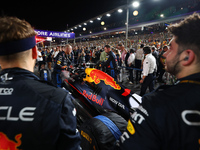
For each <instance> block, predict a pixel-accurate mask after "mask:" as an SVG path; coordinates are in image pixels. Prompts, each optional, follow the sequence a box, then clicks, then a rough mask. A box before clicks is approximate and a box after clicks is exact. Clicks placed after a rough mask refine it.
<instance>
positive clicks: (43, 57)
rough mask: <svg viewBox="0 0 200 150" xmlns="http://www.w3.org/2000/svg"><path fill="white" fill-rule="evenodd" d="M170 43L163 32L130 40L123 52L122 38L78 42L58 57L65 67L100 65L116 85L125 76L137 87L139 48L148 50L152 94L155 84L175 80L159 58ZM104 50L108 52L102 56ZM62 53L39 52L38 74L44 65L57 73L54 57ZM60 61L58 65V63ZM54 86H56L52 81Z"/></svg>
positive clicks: (58, 49) (57, 49) (142, 56)
mask: <svg viewBox="0 0 200 150" xmlns="http://www.w3.org/2000/svg"><path fill="white" fill-rule="evenodd" d="M170 39H171V35H170V34H169V33H167V32H162V33H155V34H141V35H137V36H131V37H130V41H131V43H130V44H129V45H128V48H127V49H126V48H125V46H124V44H125V39H124V37H121V38H119V37H118V38H111V39H101V40H96V41H91V42H80V43H76V44H72V45H71V46H70V47H71V50H68V52H67V54H66V55H65V54H62V55H64V57H66V66H69V65H77V64H85V63H97V62H100V63H101V64H102V65H101V70H103V71H105V72H106V73H108V74H109V75H111V76H112V77H113V78H115V79H116V80H117V81H118V82H123V81H124V78H123V76H124V75H127V74H128V76H129V77H128V78H127V80H128V81H129V84H135V85H138V84H141V81H140V80H141V78H142V75H143V72H142V70H143V61H144V60H145V54H144V51H143V48H144V47H146V46H148V47H149V48H150V49H151V52H150V54H152V56H154V58H155V62H156V64H155V65H156V67H155V68H154V71H153V79H152V82H151V83H153V84H151V86H150V89H151V90H150V91H152V90H153V89H154V83H155V82H158V83H164V84H173V83H174V81H175V80H174V79H175V78H173V77H172V76H171V75H170V74H168V73H165V64H164V63H165V58H164V57H163V54H164V52H166V51H167V50H168V46H167V43H168V42H169V41H170ZM67 45H68V44H67ZM68 47H69V45H68ZM107 48H108V51H107V52H106V50H107ZM65 49H66V46H57V47H51V49H50V48H39V49H38V59H37V64H38V71H40V69H41V66H42V68H44V65H45V64H46V68H48V69H49V70H50V71H52V72H54V73H55V72H56V73H58V72H60V70H59V69H58V68H56V66H57V65H60V64H59V63H60V62H57V61H58V57H59V56H58V54H59V53H63V51H65ZM109 58H113V60H114V61H112V65H111V66H110V62H111V61H110V60H109ZM60 61H61V62H62V60H60ZM109 67H111V68H109ZM64 69H65V68H64ZM61 70H62V69H61ZM111 72H112V73H111ZM52 77H53V76H52ZM54 83H56V81H55V82H54ZM143 85H144V84H143ZM145 89H146V88H145ZM132 90H134V89H132ZM141 91H142V88H141ZM143 91H144V92H141V95H144V93H145V91H146V90H143Z"/></svg>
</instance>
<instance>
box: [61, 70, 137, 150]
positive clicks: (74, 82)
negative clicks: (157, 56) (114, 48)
mask: <svg viewBox="0 0 200 150" xmlns="http://www.w3.org/2000/svg"><path fill="white" fill-rule="evenodd" d="M61 78H62V80H63V83H64V84H63V86H64V87H65V88H66V89H67V90H69V92H71V94H72V96H73V97H74V99H73V103H74V105H75V107H76V110H77V124H78V125H77V126H78V128H79V131H80V134H81V136H82V143H81V146H82V148H83V149H87V150H88V149H109V148H111V146H112V144H111V143H114V142H115V140H117V139H119V137H120V135H121V134H122V132H123V131H124V130H125V128H126V125H127V120H128V119H129V116H130V113H131V112H133V111H134V108H136V107H138V106H139V104H140V103H141V99H140V97H139V96H137V95H136V94H133V92H132V91H131V90H130V89H127V88H125V87H123V86H122V85H120V84H119V83H117V82H116V81H115V80H114V79H113V78H112V77H111V76H109V75H108V74H106V73H104V72H103V71H101V70H98V69H95V68H81V67H77V68H73V69H69V71H67V72H63V73H62V74H61ZM107 130H108V131H107ZM103 133H104V134H103ZM101 136H102V137H104V138H101ZM105 137H109V138H105ZM98 138H100V139H99V140H98ZM95 139H96V140H95ZM102 139H104V140H105V141H104V140H102ZM100 145H101V147H100Z"/></svg>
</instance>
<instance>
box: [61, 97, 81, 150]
mask: <svg viewBox="0 0 200 150" xmlns="http://www.w3.org/2000/svg"><path fill="white" fill-rule="evenodd" d="M59 122H60V135H59V139H58V143H57V149H58V150H80V146H79V145H80V135H79V132H78V129H77V128H76V127H77V123H76V109H75V108H74V105H73V103H72V101H71V96H70V95H67V96H66V98H65V101H64V103H63V106H62V112H61V116H60V121H59Z"/></svg>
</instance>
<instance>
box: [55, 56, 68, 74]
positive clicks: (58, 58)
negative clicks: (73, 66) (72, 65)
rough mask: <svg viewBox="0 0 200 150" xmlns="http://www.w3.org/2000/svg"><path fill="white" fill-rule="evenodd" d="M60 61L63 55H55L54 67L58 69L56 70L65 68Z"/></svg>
mask: <svg viewBox="0 0 200 150" xmlns="http://www.w3.org/2000/svg"><path fill="white" fill-rule="evenodd" d="M62 61H63V56H62V55H58V56H57V57H56V69H58V70H63V69H65V67H66V66H63V65H62Z"/></svg>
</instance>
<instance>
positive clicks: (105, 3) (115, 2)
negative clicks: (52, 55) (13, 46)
mask: <svg viewBox="0 0 200 150" xmlns="http://www.w3.org/2000/svg"><path fill="white" fill-rule="evenodd" d="M126 2H127V0H99V1H97V0H67V1H59V0H54V1H45V2H43V1H14V2H12V1H9V2H7V1H4V3H3V4H1V5H0V16H15V17H18V18H20V19H25V20H26V21H28V22H29V23H30V24H31V25H32V26H33V27H34V28H35V29H40V30H52V31H63V30H66V28H67V24H68V27H69V28H70V27H72V26H74V25H76V24H78V23H81V22H83V21H85V20H88V19H90V18H92V17H96V16H97V15H100V14H102V13H104V12H106V11H109V10H111V9H114V8H116V7H118V6H121V5H124V4H126Z"/></svg>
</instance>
